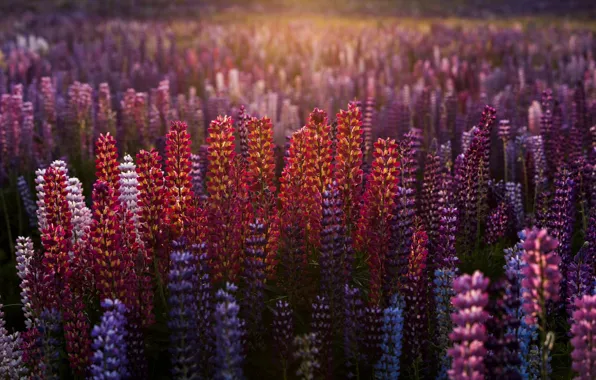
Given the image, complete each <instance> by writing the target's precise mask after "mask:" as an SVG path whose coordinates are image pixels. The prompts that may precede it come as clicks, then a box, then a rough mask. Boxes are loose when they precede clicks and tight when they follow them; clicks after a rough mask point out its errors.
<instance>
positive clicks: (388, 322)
mask: <svg viewBox="0 0 596 380" xmlns="http://www.w3.org/2000/svg"><path fill="white" fill-rule="evenodd" d="M403 311H404V302H403V300H401V299H399V298H398V297H397V296H394V297H393V299H392V300H391V303H390V305H389V306H388V307H387V308H385V310H384V311H383V342H382V343H381V352H382V354H381V359H379V361H378V362H377V363H376V364H375V378H376V379H386V380H395V379H398V378H399V375H400V358H401V351H402V338H403V328H404V316H403Z"/></svg>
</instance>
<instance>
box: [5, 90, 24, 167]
mask: <svg viewBox="0 0 596 380" xmlns="http://www.w3.org/2000/svg"><path fill="white" fill-rule="evenodd" d="M12 92H13V93H12V95H10V97H9V98H8V103H9V104H8V107H7V108H8V110H7V111H8V112H4V113H3V115H2V118H3V123H6V124H7V126H8V128H7V131H8V136H7V138H8V139H7V140H8V141H9V142H10V144H9V145H8V151H9V154H10V157H11V161H13V162H14V161H15V160H16V159H18V158H19V157H20V156H21V152H20V148H21V133H22V124H21V123H22V117H23V86H22V85H20V84H17V85H15V86H14V88H13V91H12Z"/></svg>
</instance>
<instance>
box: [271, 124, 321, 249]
mask: <svg viewBox="0 0 596 380" xmlns="http://www.w3.org/2000/svg"><path fill="white" fill-rule="evenodd" d="M309 133H310V132H309V131H308V130H307V129H306V128H302V129H299V130H298V131H296V132H294V134H293V135H292V137H291V140H290V144H289V149H288V150H287V151H286V157H285V166H284V169H283V171H282V174H281V178H280V179H279V181H280V193H279V200H280V204H281V212H280V219H281V223H282V225H292V226H295V227H296V228H299V229H304V232H305V233H313V234H314V233H318V225H317V223H318V218H317V215H316V214H317V212H316V211H317V206H318V204H317V201H316V200H317V197H316V194H314V193H313V190H314V186H312V184H309V183H308V181H309V180H312V179H313V175H312V172H311V168H312V166H311V167H309V165H306V162H307V160H308V155H310V154H311V153H309V150H308V144H307V141H308V140H309V137H308V135H309ZM298 205H300V206H298ZM316 239H317V240H318V236H317V237H316Z"/></svg>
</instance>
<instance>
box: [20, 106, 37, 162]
mask: <svg viewBox="0 0 596 380" xmlns="http://www.w3.org/2000/svg"><path fill="white" fill-rule="evenodd" d="M34 132H35V119H34V114H33V104H32V103H31V102H24V103H23V122H22V124H21V147H22V150H23V158H22V159H23V160H27V161H26V162H28V163H30V162H31V161H29V158H28V157H33V151H32V148H33V134H34Z"/></svg>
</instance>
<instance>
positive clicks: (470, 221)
mask: <svg viewBox="0 0 596 380" xmlns="http://www.w3.org/2000/svg"><path fill="white" fill-rule="evenodd" d="M495 114H496V111H495V109H494V108H492V107H490V106H486V107H485V108H484V111H483V112H482V117H481V118H480V122H479V123H478V125H477V126H476V129H475V130H474V133H473V137H472V141H471V142H470V146H469V148H468V149H467V150H466V152H465V154H464V156H463V162H462V164H461V165H462V166H461V167H460V168H459V170H460V178H459V186H458V189H457V191H458V195H459V203H458V209H459V211H460V215H461V219H460V220H461V221H462V226H461V228H462V230H461V231H462V241H463V243H464V247H463V249H464V251H465V252H466V253H470V252H471V250H472V248H473V245H474V243H476V244H478V242H479V237H480V236H479V235H478V234H479V232H480V231H479V229H478V227H479V223H480V222H481V221H482V220H484V217H485V215H486V211H487V210H486V209H487V195H488V179H489V163H490V162H489V158H490V135H491V128H492V124H493V122H494V120H495V118H496V116H495Z"/></svg>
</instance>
